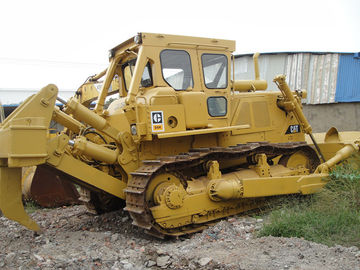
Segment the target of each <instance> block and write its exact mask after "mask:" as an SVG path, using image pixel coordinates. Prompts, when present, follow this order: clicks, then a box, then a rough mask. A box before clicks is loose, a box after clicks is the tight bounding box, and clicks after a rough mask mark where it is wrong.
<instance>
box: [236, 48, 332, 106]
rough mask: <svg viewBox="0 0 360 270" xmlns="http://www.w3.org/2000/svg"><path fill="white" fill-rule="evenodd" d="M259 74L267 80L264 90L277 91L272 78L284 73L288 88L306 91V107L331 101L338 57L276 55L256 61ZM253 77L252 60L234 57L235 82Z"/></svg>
mask: <svg viewBox="0 0 360 270" xmlns="http://www.w3.org/2000/svg"><path fill="white" fill-rule="evenodd" d="M259 65H260V75H261V78H262V79H265V80H267V81H268V85H269V86H268V91H272V90H277V87H276V85H275V84H274V83H273V82H272V79H273V78H274V77H275V76H276V75H278V74H285V75H286V76H287V81H288V83H289V86H290V88H291V89H294V90H295V89H306V90H307V92H308V97H307V100H306V103H307V104H321V103H333V102H335V93H336V84H337V73H338V66H339V54H337V53H326V54H319V53H291V54H290V53H278V54H264V55H261V56H260V58H259ZM252 78H254V67H253V62H252V57H251V56H248V55H245V56H239V57H237V58H235V79H252Z"/></svg>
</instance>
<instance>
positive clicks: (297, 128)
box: [285, 125, 300, 134]
mask: <svg viewBox="0 0 360 270" xmlns="http://www.w3.org/2000/svg"><path fill="white" fill-rule="evenodd" d="M299 132H300V125H290V126H289V127H288V129H287V130H286V132H285V134H293V133H299Z"/></svg>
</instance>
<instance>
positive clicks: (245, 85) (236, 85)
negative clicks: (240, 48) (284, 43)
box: [232, 53, 267, 92]
mask: <svg viewBox="0 0 360 270" xmlns="http://www.w3.org/2000/svg"><path fill="white" fill-rule="evenodd" d="M259 55H260V54H259V53H255V54H254V56H253V60H254V71H255V80H234V81H233V82H232V88H233V90H235V91H239V92H248V91H259V90H266V89H267V81H265V80H261V79H260V71H259V59H258V58H259Z"/></svg>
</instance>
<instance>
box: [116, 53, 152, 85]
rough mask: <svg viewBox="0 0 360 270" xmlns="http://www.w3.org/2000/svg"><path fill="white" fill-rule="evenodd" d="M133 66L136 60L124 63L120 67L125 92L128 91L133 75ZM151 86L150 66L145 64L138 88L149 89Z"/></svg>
mask: <svg viewBox="0 0 360 270" xmlns="http://www.w3.org/2000/svg"><path fill="white" fill-rule="evenodd" d="M135 65H136V58H135V59H132V60H130V61H128V62H126V63H125V64H123V65H122V66H121V68H122V73H123V77H124V82H125V88H126V91H128V90H129V88H130V83H131V79H132V77H133V75H134V70H135ZM152 85H153V81H152V74H151V66H150V63H147V65H146V66H145V69H144V72H143V74H142V77H141V82H140V87H142V88H146V87H150V86H152Z"/></svg>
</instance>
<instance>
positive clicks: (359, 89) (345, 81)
mask: <svg viewBox="0 0 360 270" xmlns="http://www.w3.org/2000/svg"><path fill="white" fill-rule="evenodd" d="M337 81H338V82H337V87H336V96H335V101H336V102H354V101H360V58H359V55H358V54H357V56H356V55H355V54H342V55H341V56H340V63H339V72H338V79H337Z"/></svg>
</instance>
